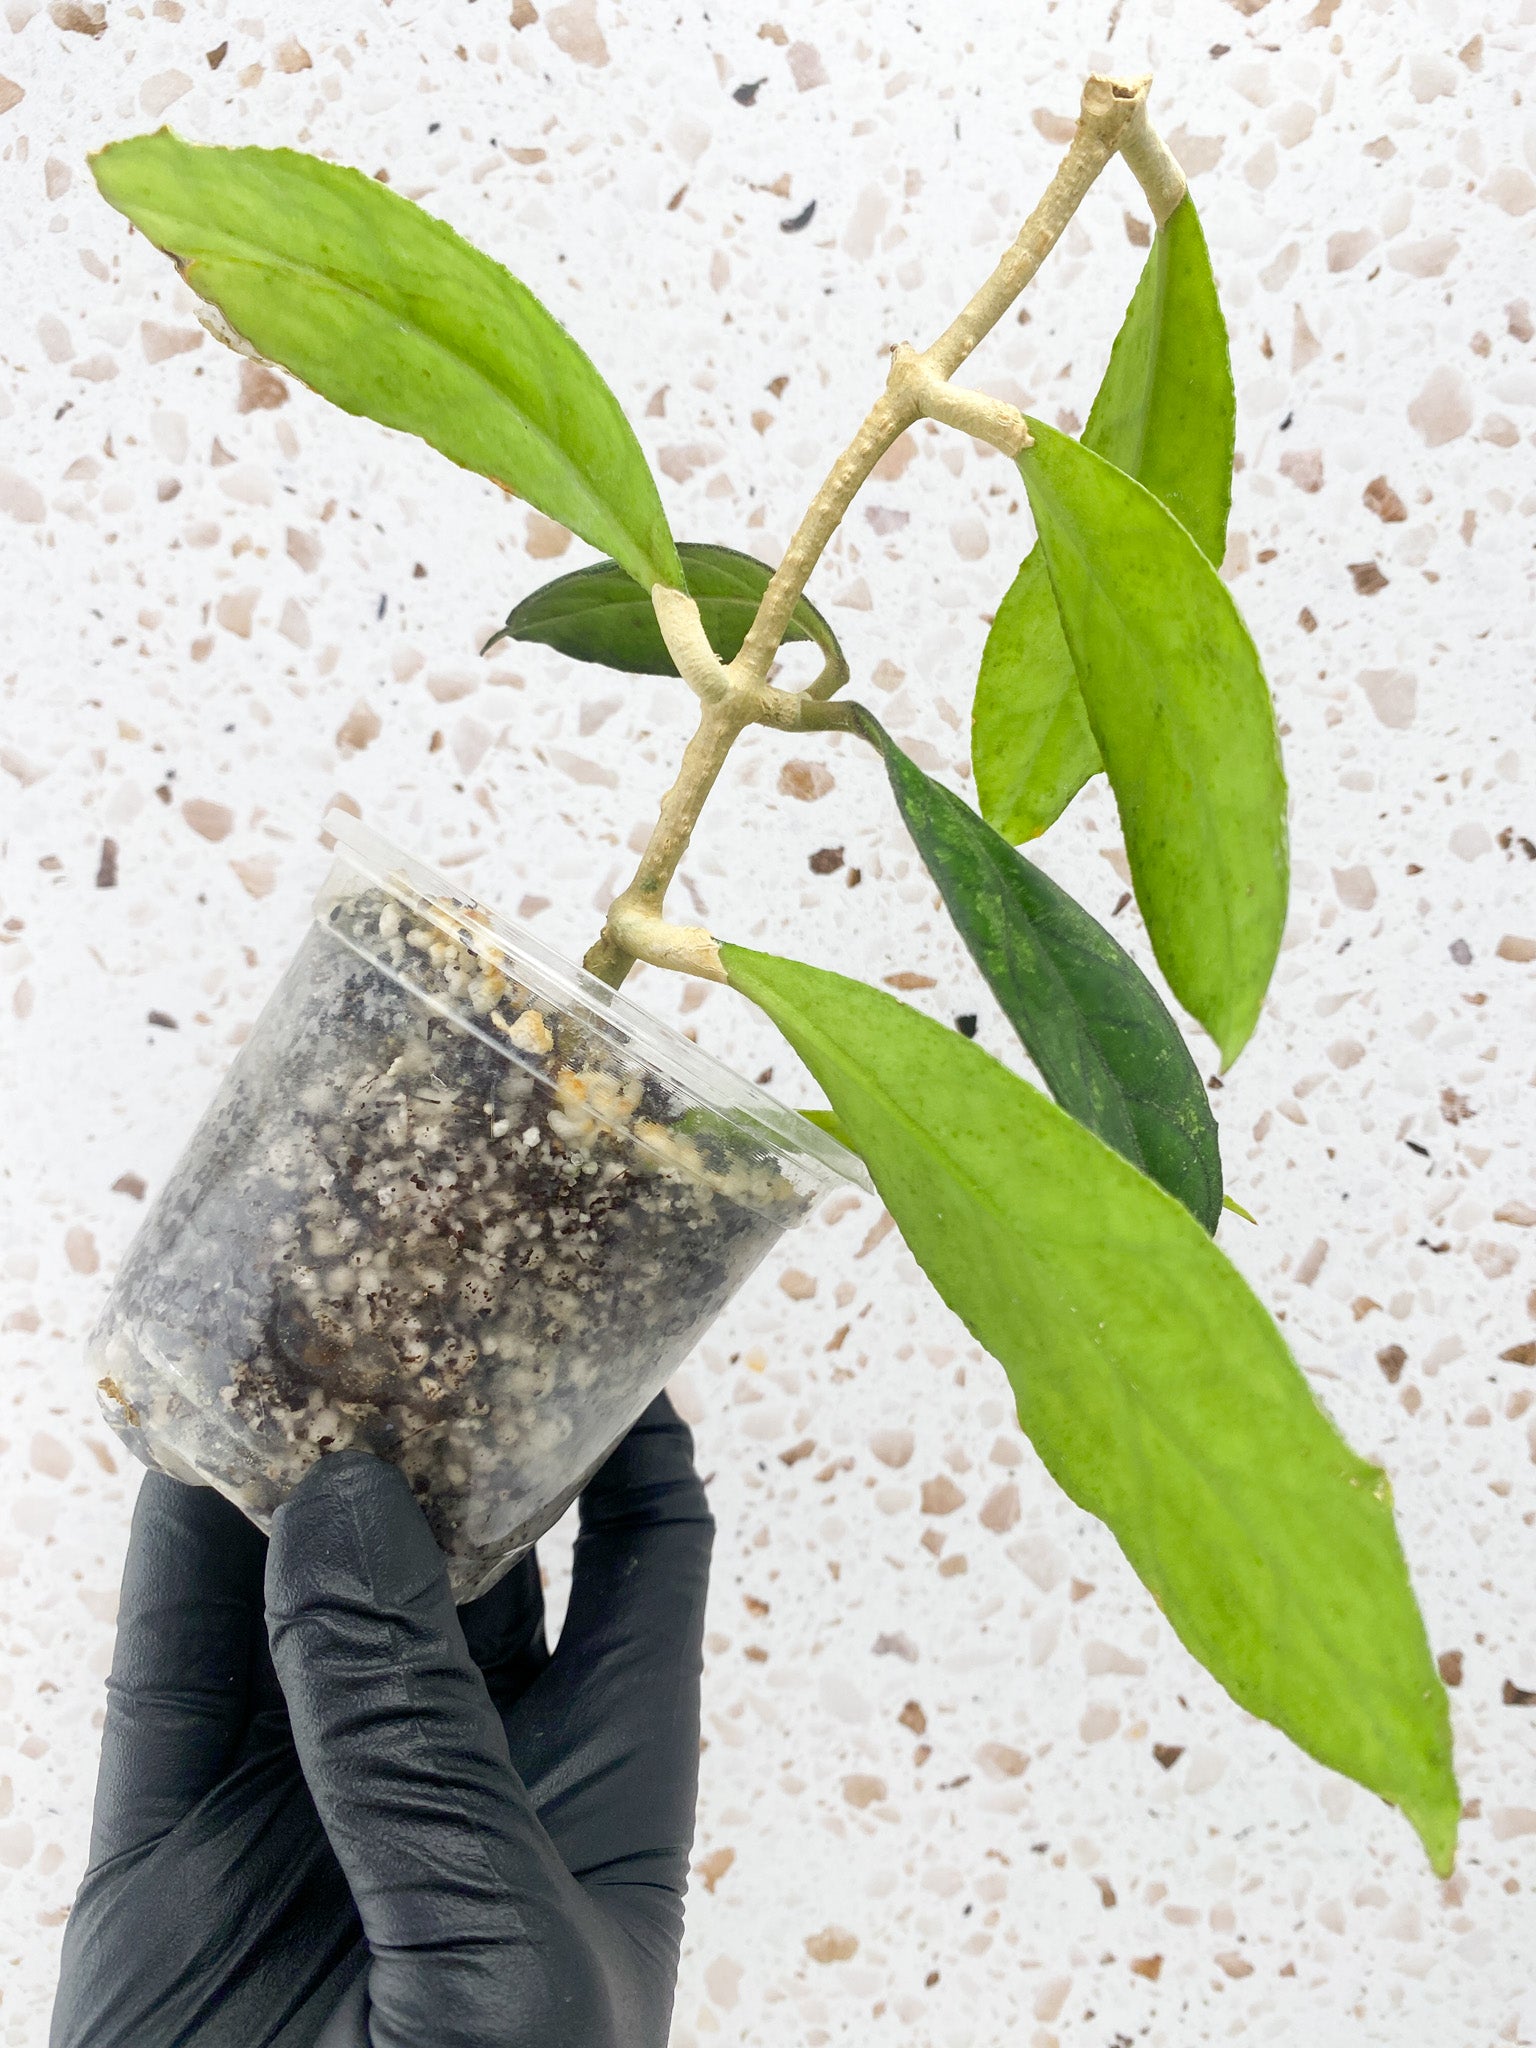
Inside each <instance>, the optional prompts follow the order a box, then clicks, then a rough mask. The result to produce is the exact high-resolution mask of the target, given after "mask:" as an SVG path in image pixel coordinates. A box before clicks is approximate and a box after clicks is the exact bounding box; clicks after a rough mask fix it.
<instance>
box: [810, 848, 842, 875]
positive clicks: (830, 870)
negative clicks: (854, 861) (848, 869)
mask: <svg viewBox="0 0 1536 2048" xmlns="http://www.w3.org/2000/svg"><path fill="white" fill-rule="evenodd" d="M842 865H843V849H842V848H841V847H840V846H823V847H820V848H819V849H818V850H817V851H816V852H815V853H813V854H812V855H811V857H810V869H811V873H812V874H813V875H835V874H836V873H837V871H838V869H839V868H840V867H841V866H842Z"/></svg>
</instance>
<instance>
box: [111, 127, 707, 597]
mask: <svg viewBox="0 0 1536 2048" xmlns="http://www.w3.org/2000/svg"><path fill="white" fill-rule="evenodd" d="M91 168H92V170H93V172H94V173H95V177H96V182H97V184H98V185H99V186H100V187H101V190H102V193H103V195H104V197H105V198H106V199H107V201H108V202H109V203H110V204H111V205H113V206H115V207H116V208H117V210H118V211H119V213H125V214H126V215H127V216H128V218H129V219H130V220H131V221H132V222H133V223H134V225H135V226H136V227H138V228H139V229H141V230H142V232H143V233H144V234H145V235H147V236H148V238H149V239H150V241H152V242H153V243H154V244H155V245H156V247H157V248H160V249H163V250H165V252H166V254H167V255H169V256H170V257H171V258H172V259H173V260H174V262H175V264H176V267H177V269H178V270H179V271H180V272H181V274H182V276H183V277H184V278H185V279H186V281H187V283H188V284H189V285H190V286H191V288H192V290H193V291H195V292H196V293H197V294H198V296H199V297H200V298H202V299H206V300H208V301H209V302H210V303H211V304H212V305H214V306H216V307H217V308H218V310H219V312H220V313H222V314H223V316H224V318H225V320H226V321H227V323H228V324H229V326H230V327H231V328H233V329H234V331H235V333H236V335H237V336H240V337H242V338H243V339H244V340H245V341H247V342H249V343H250V345H251V347H252V348H253V349H255V350H256V352H257V353H258V354H259V355H262V356H265V357H267V358H268V359H269V360H270V361H272V362H275V363H280V364H282V365H283V367H284V368H285V369H288V370H291V371H292V372H293V373H294V375H295V376H297V377H301V378H302V379H303V380H304V382H305V383H306V384H308V385H310V386H311V387H312V388H313V389H314V390H316V391H318V392H319V393H320V394H321V396H322V397H324V398H328V399H330V400H331V401H332V403H333V404H335V405H339V406H340V407H341V408H342V409H343V411H345V412H350V413H360V414H362V415H363V416H364V417H365V418H367V419H373V420H378V421H380V422H381V424H383V425H384V426H386V427H397V428H399V429H400V430H401V431H402V432H403V433H407V434H419V435H420V436H421V438H422V439H423V440H424V441H429V442H431V444H432V446H433V447H434V448H436V449H439V450H440V451H441V452H442V453H443V454H444V455H446V456H448V458H449V459H450V460H451V461H453V462H457V463H459V464H460V465H461V466H462V467H463V468H465V469H472V470H476V471H478V472H479V473H480V474H481V475H482V476H488V477H491V478H492V479H493V480H494V481H495V482H496V483H498V484H500V485H501V486H502V487H503V488H504V489H506V490H508V491H513V492H515V493H516V494H517V495H518V496H519V497H523V498H526V499H527V500H528V501H529V503H530V504H533V505H537V506H538V508H539V509H540V511H542V512H546V513H547V514H548V515H549V516H550V518H552V519H558V520H559V521H560V522H561V523H562V524H563V525H565V526H568V527H570V528H571V530H572V531H573V532H574V533H579V534H580V535H581V537H582V539H583V540H585V541H589V542H590V543H591V544H592V546H593V547H596V548H601V549H602V550H603V552H604V553H605V554H609V555H612V556H614V557H615V559H616V560H618V561H620V562H622V563H623V565H624V567H625V568H626V569H627V570H628V571H629V572H630V574H631V575H632V576H634V577H636V578H637V579H638V581H640V582H641V583H643V584H644V585H645V586H646V587H647V588H649V587H650V585H651V584H653V583H666V584H670V585H672V586H674V587H678V588H680V587H681V585H682V581H683V575H682V570H681V568H680V567H679V565H678V560H677V551H676V549H675V548H674V546H673V543H672V535H671V533H670V531H669V530H668V527H667V519H666V514H665V513H664V512H663V510H662V506H661V499H660V497H659V495H658V493H657V489H656V483H655V479H654V478H653V477H652V475H651V472H650V469H649V467H648V465H647V463H646V460H645V456H644V455H643V454H642V452H641V449H640V444H639V442H638V441H637V440H636V439H635V436H634V432H633V430H632V429H631V427H630V425H629V422H628V420H626V419H625V417H624V414H623V411H622V409H621V408H620V405H619V402H618V400H617V399H616V398H615V397H614V395H613V393H612V392H611V391H610V390H609V388H608V386H607V385H606V384H605V383H604V382H603V380H602V378H601V377H600V376H599V375H598V373H597V371H596V370H595V369H594V368H593V366H592V364H591V362H590V361H589V360H588V359H587V357H586V356H585V355H584V354H583V353H582V351H581V350H580V349H579V348H578V347H577V345H576V343H575V342H574V341H573V340H572V339H571V337H570V336H569V335H568V334H567V333H566V331H565V329H564V328H563V327H562V326H561V325H560V323H559V321H557V320H556V319H555V318H554V317H553V315H552V314H550V313H548V312H547V311H546V310H545V309H544V307H543V306H541V305H540V304H539V301H538V300H537V299H536V298H535V297H534V296H533V294H532V293H531V292H530V291H529V290H528V288H527V287H526V286H525V285H522V284H520V283H519V282H518V280H517V279H516V278H515V277H513V276H511V275H510V274H509V273H508V272H507V271H505V270H503V269H502V267H501V265H500V264H499V263H493V262H492V261H491V259H490V257H489V256H483V255H481V253H480V251H479V250H478V249H475V248H473V247H472V246H471V245H470V244H469V243H468V242H466V241H464V240H463V239H462V237H460V236H459V235H456V234H455V233H454V231H453V229H452V228H450V227H449V226H448V225H447V224H446V222H444V221H440V220H436V219H434V218H433V216H432V215H431V214H429V213H424V212H423V211H422V210H421V208H420V207H418V206H413V205H412V204H411V202H410V201H409V200H408V199H402V198H401V197H400V196H399V194H398V193H394V192H391V191H390V190H389V188H388V187H387V186H385V185H381V184H379V183H378V182H377V181H376V180H375V179H373V178H368V177H364V176H363V174H362V172H361V171H354V170H348V169H345V168H344V167H343V166H341V165H339V164H329V163H322V162H320V160H319V159H318V158H316V157H312V156H304V155H301V154H299V153H298V152H296V151H294V150H289V149H205V148H198V147H195V146H194V145H193V144H191V143H187V142H183V141H182V140H181V139H180V137H179V136H176V135H173V134H172V133H171V132H170V130H169V129H166V128H162V129H161V130H160V131H159V132H158V133H157V134H154V135H137V136H133V137H131V138H129V139H128V140H127V141H124V142H114V143H110V144H109V145H108V146H107V147H106V148H105V149H103V150H101V151H100V152H99V153H98V154H97V155H96V156H95V157H93V158H92V160H91Z"/></svg>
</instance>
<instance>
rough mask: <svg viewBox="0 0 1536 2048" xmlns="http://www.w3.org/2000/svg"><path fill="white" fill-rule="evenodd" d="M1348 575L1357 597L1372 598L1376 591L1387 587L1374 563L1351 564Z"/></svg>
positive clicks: (1384, 579) (1384, 578) (1383, 577)
mask: <svg viewBox="0 0 1536 2048" xmlns="http://www.w3.org/2000/svg"><path fill="white" fill-rule="evenodd" d="M1349 575H1350V581H1351V582H1352V583H1353V584H1354V586H1355V594H1356V596H1358V597H1374V596H1375V595H1376V593H1377V591H1378V590H1385V589H1386V587H1387V578H1386V577H1385V576H1383V575H1382V573H1381V571H1380V569H1378V568H1377V566H1376V564H1375V563H1374V562H1351V563H1350V564H1349Z"/></svg>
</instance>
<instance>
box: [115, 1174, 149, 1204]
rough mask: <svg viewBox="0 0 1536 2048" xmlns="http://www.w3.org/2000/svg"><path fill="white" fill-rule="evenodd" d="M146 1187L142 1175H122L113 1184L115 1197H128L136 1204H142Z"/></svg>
mask: <svg viewBox="0 0 1536 2048" xmlns="http://www.w3.org/2000/svg"><path fill="white" fill-rule="evenodd" d="M145 1187H146V1182H145V1180H144V1177H143V1175H142V1174H138V1173H120V1174H119V1175H118V1176H117V1179H116V1180H115V1181H113V1183H112V1192H113V1194H114V1195H127V1196H129V1197H130V1199H131V1200H133V1201H135V1202H142V1201H143V1199H144V1191H145Z"/></svg>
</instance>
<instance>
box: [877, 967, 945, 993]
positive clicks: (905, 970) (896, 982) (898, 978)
mask: <svg viewBox="0 0 1536 2048" xmlns="http://www.w3.org/2000/svg"><path fill="white" fill-rule="evenodd" d="M885 985H886V987H887V988H900V989H917V988H937V987H938V983H937V982H936V981H935V980H934V978H933V976H932V975H931V974H917V973H914V971H913V970H912V969H911V968H910V967H902V968H899V969H898V970H897V972H896V973H895V974H888V975H886V977H885Z"/></svg>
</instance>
